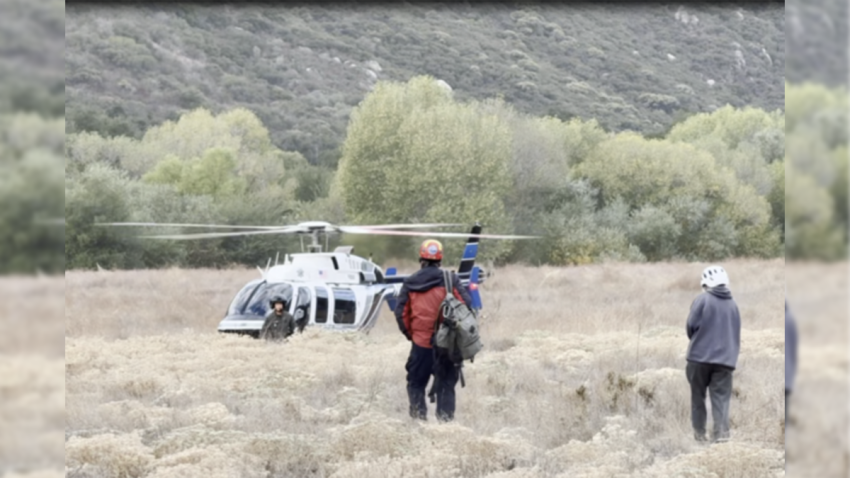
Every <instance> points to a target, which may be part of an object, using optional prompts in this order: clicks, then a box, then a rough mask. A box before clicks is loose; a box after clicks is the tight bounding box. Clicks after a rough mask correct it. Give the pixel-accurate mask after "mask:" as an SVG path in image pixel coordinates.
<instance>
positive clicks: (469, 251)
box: [463, 243, 478, 261]
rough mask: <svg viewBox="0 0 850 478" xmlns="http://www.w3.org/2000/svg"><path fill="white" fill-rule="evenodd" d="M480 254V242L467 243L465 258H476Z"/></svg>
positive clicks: (465, 259) (464, 251)
mask: <svg viewBox="0 0 850 478" xmlns="http://www.w3.org/2000/svg"><path fill="white" fill-rule="evenodd" d="M476 255H478V244H477V243H470V244H467V245H466V248H465V249H464V250H463V260H464V261H468V260H474V259H475V256H476Z"/></svg>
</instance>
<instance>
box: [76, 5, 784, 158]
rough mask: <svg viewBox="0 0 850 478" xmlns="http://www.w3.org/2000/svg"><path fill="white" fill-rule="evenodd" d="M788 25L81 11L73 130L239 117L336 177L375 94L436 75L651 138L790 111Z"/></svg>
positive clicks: (610, 16) (735, 11) (645, 18)
mask: <svg viewBox="0 0 850 478" xmlns="http://www.w3.org/2000/svg"><path fill="white" fill-rule="evenodd" d="M784 27H785V11H784V4H782V3H765V4H750V3H745V4H742V5H741V6H740V8H739V7H735V6H730V5H723V6H716V7H714V6H710V5H699V6H697V5H694V6H690V5H686V6H678V5H644V6H638V5H631V6H618V5H605V6H601V5H600V6H590V5H575V6H558V5H554V4H553V5H540V6H529V5H515V4H488V5H481V6H479V5H476V6H469V5H467V6H445V5H436V4H431V5H419V4H405V5H404V6H398V7H391V6H363V5H359V6H358V5H351V6H343V5H335V6H333V7H332V8H330V7H324V6H293V7H267V6H250V7H241V6H240V7H227V6H221V5H215V6H205V5H191V4H189V5H180V6H171V5H155V6H148V7H142V6H133V7H120V6H115V7H111V6H107V5H74V6H71V7H70V8H68V10H67V16H66V42H67V43H66V49H65V55H66V56H65V58H66V63H65V68H66V71H65V77H66V81H67V85H66V93H67V105H66V108H67V119H68V121H67V131H68V132H69V133H73V132H79V131H95V132H98V133H101V134H103V135H108V136H113V135H129V136H135V137H140V136H141V135H142V134H143V133H144V132H145V131H146V130H147V129H149V128H150V127H151V126H154V125H157V124H160V123H162V122H163V121H164V120H166V119H176V118H177V117H178V116H179V115H180V114H181V113H184V112H187V111H189V110H192V109H194V108H197V107H205V108H208V109H210V110H212V111H215V112H218V111H224V110H229V109H233V108H234V107H237V106H244V107H247V108H249V109H250V110H251V111H253V112H255V113H256V114H257V115H258V117H259V118H260V119H261V120H262V122H263V124H265V125H266V126H267V127H268V129H269V132H270V134H271V139H272V141H273V143H274V144H275V145H276V146H278V147H279V148H281V149H284V150H296V151H299V152H300V153H302V154H303V155H304V156H305V157H306V158H307V160H308V161H310V162H311V163H313V164H324V165H327V166H333V165H335V163H336V161H337V160H338V158H339V156H340V151H339V146H340V144H341V143H342V141H343V139H344V137H345V128H346V125H347V122H348V118H349V114H350V112H351V109H352V107H353V106H355V105H357V104H358V103H359V102H360V101H361V100H362V99H363V98H364V96H365V94H366V93H367V92H368V91H370V90H371V89H372V88H373V87H374V85H375V84H376V82H377V81H379V80H395V81H407V80H408V79H410V78H411V77H413V76H415V75H420V74H428V75H432V76H434V77H436V78H439V79H442V80H444V81H445V82H447V83H448V84H449V85H450V86H451V87H452V88H453V89H454V92H455V96H456V98H457V99H459V100H471V99H478V100H481V99H485V98H492V97H497V96H502V97H503V98H504V99H505V100H506V101H507V102H508V103H510V104H512V105H514V107H516V108H517V110H518V111H520V112H523V113H528V114H532V115H535V116H543V115H553V116H557V117H559V118H561V119H563V120H566V119H569V118H572V117H578V118H581V119H596V120H597V121H599V123H600V124H601V125H602V126H603V127H604V128H605V129H606V130H610V131H622V130H625V129H632V130H636V131H639V132H640V133H642V134H644V135H657V134H661V133H663V132H665V131H667V130H669V128H670V127H671V125H673V124H674V123H675V122H677V121H679V120H681V119H682V118H684V117H686V116H688V115H690V114H693V113H698V112H706V111H711V110H713V109H715V108H717V107H721V106H723V105H725V104H731V105H733V106H736V107H743V106H755V107H759V108H762V109H764V110H766V111H772V110H775V109H777V108H784V85H783V78H784V70H785V55H784V50H785V37H784Z"/></svg>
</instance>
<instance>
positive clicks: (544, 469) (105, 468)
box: [45, 260, 846, 478]
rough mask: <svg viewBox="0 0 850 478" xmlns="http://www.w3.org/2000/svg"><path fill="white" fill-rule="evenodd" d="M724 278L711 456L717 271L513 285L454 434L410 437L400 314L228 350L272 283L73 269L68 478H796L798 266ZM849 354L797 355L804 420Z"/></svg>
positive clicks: (632, 271) (209, 274) (417, 428)
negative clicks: (239, 312) (248, 286)
mask: <svg viewBox="0 0 850 478" xmlns="http://www.w3.org/2000/svg"><path fill="white" fill-rule="evenodd" d="M725 265H726V267H727V270H729V272H730V275H731V277H732V282H733V283H732V291H733V294H734V296H735V298H736V300H737V301H738V304H739V306H740V308H741V311H742V315H743V318H744V324H745V325H744V333H743V339H742V340H743V344H742V353H741V358H740V362H739V370H738V371H737V372H736V374H735V398H734V400H733V403H732V422H733V430H732V433H733V435H732V440H731V441H730V442H729V443H726V444H721V445H714V446H699V445H697V444H696V443H695V442H694V441H693V440H692V438H691V431H690V423H689V416H690V412H689V390H688V385H687V381H686V380H685V377H684V364H685V362H684V354H685V350H686V347H687V339H686V337H685V336H684V322H685V319H686V317H687V312H688V308H689V306H690V303H691V300H692V299H693V297H694V296H695V295H696V294H697V293H698V291H699V288H698V277H699V274H700V272H701V270H702V267H703V266H704V265H703V264H651V265H649V264H648V265H626V266H621V265H614V264H606V265H598V266H586V267H576V268H562V269H558V268H539V269H537V268H529V267H520V266H511V267H507V268H502V269H499V270H497V271H496V275H495V276H494V277H492V278H491V279H490V280H489V282H488V283H487V284H485V285H484V287H482V291H483V296H484V301H485V308H486V309H485V312H486V313H485V316H484V318H483V319H482V322H483V325H482V328H483V330H482V333H483V337H484V339H485V343H486V345H487V349H486V351H485V352H484V353H482V355H481V356H480V357H479V358H478V359H477V360H476V362H475V363H474V364H469V365H467V366H466V368H465V376H466V381H467V386H466V388H464V389H459V392H458V413H457V420H456V422H454V423H452V424H448V425H440V424H437V423H435V422H434V420H433V406H431V407H432V408H431V421H430V422H428V423H426V424H423V423H418V422H414V421H412V420H410V419H409V418H407V395H406V391H405V382H404V362H405V359H406V356H407V353H408V351H409V345H408V342H406V341H405V340H404V339H403V338H402V337H401V336H400V334H399V333H398V330H397V327H396V325H395V323H394V321H393V319H392V317H391V315H390V314H389V311H388V310H387V309H386V308H385V310H386V312H385V313H384V315H383V317H382V320H381V322H380V323H379V324H378V326H376V328H375V329H373V330H372V332H371V333H370V334H369V335H364V334H341V333H332V332H327V331H322V330H316V329H308V330H307V331H305V333H304V334H303V335H297V336H295V337H293V338H292V339H291V340H290V341H289V342H288V343H284V344H270V343H265V342H262V341H257V340H253V339H250V338H242V337H234V336H222V335H218V334H217V333H216V332H215V327H216V324H217V323H218V321H219V320H220V319H221V317H222V315H223V312H224V310H225V309H226V307H227V305H228V303H229V301H230V300H231V298H232V295H233V294H234V293H235V291H236V290H238V288H239V287H240V286H241V285H243V284H244V283H245V282H246V281H247V280H249V279H253V278H254V277H256V274H257V272H256V271H251V270H229V271H210V270H176V269H175V270H164V271H137V272H69V273H68V274H67V276H66V279H67V280H66V284H65V288H66V290H65V292H66V293H65V329H66V338H65V359H66V365H65V408H64V410H65V437H66V438H65V475H66V476H67V477H107V476H108V477H118V476H123V477H137V476H138V477H141V476H144V477H157V478H162V477H203V478H215V477H290V476H291V477H306V476H311V477H352V478H354V477H357V478H368V477H401V476H404V477H479V476H482V477H483V476H487V477H500V478H509V477H510V478H520V477H549V476H561V477H631V476H634V477H647V478H649V477H658V478H661V477H665V478H667V477H682V478H697V477H706V478H732V477H773V476H784V475H785V471H784V469H783V468H784V465H785V455H784V448H785V447H784V395H783V391H782V389H783V387H782V384H783V382H784V358H783V354H784V346H785V345H784V343H785V340H784V329H783V328H782V327H781V324H782V314H783V306H782V303H783V297H784V286H785V273H786V269H785V263H784V261H782V260H778V261H734V262H730V263H727V264H725ZM795 267H796V266H795ZM799 267H800V269H801V270H805V269H806V266H799ZM832 273H833V274H836V275H838V272H835V271H833V272H832ZM841 280H843V277H842V278H841ZM845 284H846V283H845ZM804 307H805V306H804V305H803V304H801V305H800V307H799V309H800V313H801V314H802V312H803V309H804ZM845 326H846V324H841V325H836V329H834V331H837V330H839V328H840V327H845ZM801 329H802V332H803V334H806V331H807V329H806V327H805V326H803V327H801ZM845 339H846V334H844V335H842V336H841V337H836V335H835V334H825V335H823V336H822V337H821V346H819V347H818V349H817V351H815V350H809V352H808V354H807V352H804V353H803V357H804V359H806V360H807V361H810V362H811V363H810V364H808V365H804V366H803V369H804V370H803V371H802V372H801V379H800V384H799V385H800V387H801V388H802V387H805V386H806V385H807V384H811V386H812V387H814V388H815V390H812V391H811V392H805V393H804V392H802V391H801V392H800V400H799V401H800V403H799V407H798V409H795V410H792V411H794V413H795V417H796V418H798V420H799V421H800V422H802V421H803V417H802V416H801V415H799V414H803V413H804V410H805V409H806V407H807V403H806V402H807V400H808V401H809V402H810V403H814V402H815V401H816V398H817V399H820V398H822V397H820V396H818V395H817V394H820V393H824V392H828V393H833V394H837V393H839V392H838V390H839V386H844V387H845V388H846V373H844V375H841V372H842V368H841V367H846V361H843V355H841V354H840V353H839V352H840V350H841V349H840V347H842V346H844V345H846V343H845V342H844V341H845ZM815 361H821V362H823V363H824V364H827V367H826V368H825V369H824V368H821V369H818V370H817V371H815V370H813V369H815V368H817V367H815V366H814V362H815ZM844 372H846V370H844ZM803 375H806V378H804V377H803ZM49 378H51V379H54V378H53V377H49ZM46 380H47V378H45V381H46ZM806 393H810V394H811V395H808V396H809V398H808V399H807V398H805V397H806V396H807V395H806ZM844 399H845V400H846V396H845V397H844ZM836 403H837V402H836ZM845 403H846V402H845ZM845 409H846V406H845V407H843V408H840V409H839V408H838V407H836V409H834V411H833V415H829V416H825V417H824V418H823V421H824V423H819V422H818V423H815V422H813V423H812V424H811V426H808V425H807V426H804V425H803V424H800V425H799V433H800V436H799V438H798V439H799V440H800V442H801V443H802V442H803V441H804V440H817V439H819V438H817V437H813V436H807V435H806V434H807V433H813V432H814V430H815V429H816V428H817V427H819V426H824V425H827V424H828V425H829V426H830V427H831V428H830V429H831V430H832V431H833V432H834V433H835V435H833V436H830V439H837V437H838V432H839V430H838V425H837V424H836V423H835V414H838V415H840V419H841V420H846V413H845ZM817 413H823V412H817ZM792 429H793V428H792ZM792 429H789V431H791V430H792ZM842 439H844V438H842ZM842 443H843V444H844V445H846V441H845V442H842ZM834 445H835V444H834ZM789 448H790V446H789ZM834 448H835V449H839V447H834ZM837 453H838V455H835V456H838V457H840V456H841V452H840V450H839V451H838V452H837ZM798 455H799V458H798V459H799V460H800V463H801V464H803V465H808V464H809V462H807V461H806V460H809V459H810V458H811V457H808V456H806V455H805V453H800V454H798ZM791 456H792V457H793V455H791ZM835 456H833V458H834V457H835ZM825 458H830V455H829V450H825V449H824V450H822V455H821V456H819V457H816V458H815V459H814V461H812V463H815V462H816V461H822V460H824V459H825ZM792 459H793V458H792ZM824 466H827V465H826V464H824ZM832 469H833V468H822V470H824V472H825V474H818V475H817V476H823V477H829V476H841V475H837V474H828V473H829V472H830V470H832ZM792 476H794V475H792ZM799 476H815V475H799Z"/></svg>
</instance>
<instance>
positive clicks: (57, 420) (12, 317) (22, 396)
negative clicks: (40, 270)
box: [0, 277, 65, 478]
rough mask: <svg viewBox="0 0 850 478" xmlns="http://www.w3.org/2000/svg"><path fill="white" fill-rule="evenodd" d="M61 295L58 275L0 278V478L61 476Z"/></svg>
mask: <svg viewBox="0 0 850 478" xmlns="http://www.w3.org/2000/svg"><path fill="white" fill-rule="evenodd" d="M64 296H65V281H64V278H62V277H50V278H25V277H2V278H0V476H6V477H9V478H13V477H14V478H17V477H31V478H41V477H45V478H47V477H58V476H61V473H62V463H63V461H64V456H65V446H64V440H63V432H62V430H63V422H64V421H65V377H64V376H63V374H62V370H63V368H64V358H65V357H64V355H65V352H64V350H65V347H64V342H63V338H62V333H63V329H64V327H63V325H62V311H63V298H64Z"/></svg>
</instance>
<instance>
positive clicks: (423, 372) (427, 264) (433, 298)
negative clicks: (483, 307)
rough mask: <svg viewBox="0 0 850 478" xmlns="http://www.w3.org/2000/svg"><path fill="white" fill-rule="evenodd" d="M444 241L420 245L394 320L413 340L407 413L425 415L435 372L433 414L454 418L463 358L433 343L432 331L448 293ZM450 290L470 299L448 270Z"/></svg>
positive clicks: (423, 417)
mask: <svg viewBox="0 0 850 478" xmlns="http://www.w3.org/2000/svg"><path fill="white" fill-rule="evenodd" d="M442 260H443V245H442V244H441V243H440V242H439V241H436V240H433V239H429V240H426V241H425V242H423V243H422V245H421V247H420V248H419V264H420V266H421V268H420V270H419V271H417V272H416V273H414V274H413V275H411V276H410V277H408V278H407V279H405V281H404V284H403V285H402V288H401V291H400V292H399V296H398V303H397V305H396V308H395V316H396V321H397V322H398V327H399V329H400V330H401V333H402V334H404V336H405V337H406V338H407V340H409V341H411V342H412V346H411V350H410V356H409V357H408V359H407V364H406V365H405V369H406V370H407V394H408V398H409V399H410V416H411V417H412V418H415V419H420V420H427V416H428V406H427V405H426V403H425V396H426V393H425V388H426V387H427V386H428V381H429V380H430V379H431V375H434V388H433V390H434V392H435V394H436V401H437V419H438V420H440V421H443V422H447V421H451V420H453V419H454V413H455V386H456V385H457V382H458V380H459V379H460V374H461V370H460V369H461V366H462V360H459V359H458V358H457V357H452V356H449V355H448V354H446V353H445V351H443V350H442V349H438V348H437V347H434V332H435V329H436V326H437V324H438V320H439V318H440V313H441V304H442V302H443V299H445V297H446V283H445V282H446V281H445V279H444V275H443V271H442V270H441V269H440V266H441V265H442ZM451 280H452V290H453V291H454V296H455V297H456V298H457V299H458V300H460V301H462V302H463V303H464V304H465V305H466V306H467V307H469V306H470V304H472V299H471V298H470V296H469V294H468V293H467V291H466V289H465V288H464V287H463V286H462V284H461V282H460V279H459V278H458V276H457V275H456V274H454V273H453V274H451Z"/></svg>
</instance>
